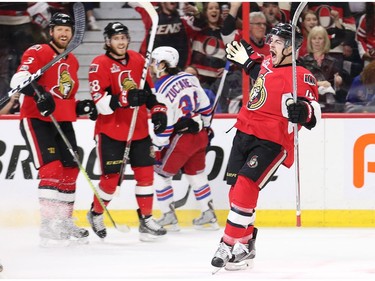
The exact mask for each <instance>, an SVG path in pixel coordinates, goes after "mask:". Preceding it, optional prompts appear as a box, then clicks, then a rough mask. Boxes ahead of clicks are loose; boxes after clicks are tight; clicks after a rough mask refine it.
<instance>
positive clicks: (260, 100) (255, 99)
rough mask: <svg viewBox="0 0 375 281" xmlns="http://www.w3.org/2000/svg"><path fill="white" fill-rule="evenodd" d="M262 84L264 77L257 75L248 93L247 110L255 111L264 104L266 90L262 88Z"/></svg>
mask: <svg viewBox="0 0 375 281" xmlns="http://www.w3.org/2000/svg"><path fill="white" fill-rule="evenodd" d="M264 82H265V80H264V75H259V76H258V78H257V80H256V81H255V83H254V86H253V87H252V88H251V91H250V95H249V101H248V102H247V109H248V110H257V109H259V108H260V107H262V105H263V104H264V103H265V102H266V99H267V90H266V89H265V87H264Z"/></svg>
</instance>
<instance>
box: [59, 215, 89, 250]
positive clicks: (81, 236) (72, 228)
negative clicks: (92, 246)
mask: <svg viewBox="0 0 375 281" xmlns="http://www.w3.org/2000/svg"><path fill="white" fill-rule="evenodd" d="M63 224H64V226H65V228H66V229H67V231H68V233H69V235H70V239H71V240H76V241H77V242H78V243H79V244H88V243H89V240H88V236H89V231H88V230H86V229H84V228H80V227H78V226H76V225H75V223H74V221H73V218H68V219H65V220H64V222H63Z"/></svg>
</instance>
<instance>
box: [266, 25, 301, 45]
mask: <svg viewBox="0 0 375 281" xmlns="http://www.w3.org/2000/svg"><path fill="white" fill-rule="evenodd" d="M295 31H296V34H295V47H296V49H299V48H300V47H301V45H302V41H303V35H302V33H301V30H300V29H299V28H298V27H297V26H296V28H295ZM292 32H293V30H292V25H291V24H290V23H278V24H277V25H276V26H275V27H273V28H272V29H271V31H270V32H269V33H268V35H267V39H266V42H267V43H269V42H270V38H271V36H272V35H277V36H280V37H281V38H284V39H285V47H286V48H287V47H289V46H292Z"/></svg>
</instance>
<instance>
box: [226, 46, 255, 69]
mask: <svg viewBox="0 0 375 281" xmlns="http://www.w3.org/2000/svg"><path fill="white" fill-rule="evenodd" d="M225 52H226V53H227V59H228V60H230V61H232V62H234V63H235V64H237V65H239V66H240V67H242V68H243V69H244V70H245V72H246V73H249V70H250V69H251V68H252V67H253V65H254V63H255V62H254V59H255V60H258V56H255V57H254V58H252V55H253V54H254V50H253V48H252V47H251V46H250V44H249V43H247V42H246V41H245V40H243V39H241V41H240V43H238V42H237V41H232V42H231V43H228V44H227V48H226V49H225Z"/></svg>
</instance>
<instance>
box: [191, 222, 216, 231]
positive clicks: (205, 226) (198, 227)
mask: <svg viewBox="0 0 375 281" xmlns="http://www.w3.org/2000/svg"><path fill="white" fill-rule="evenodd" d="M194 228H195V229H196V230H204V231H215V230H219V229H220V226H219V224H218V223H217V222H214V223H206V224H202V225H197V224H194Z"/></svg>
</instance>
